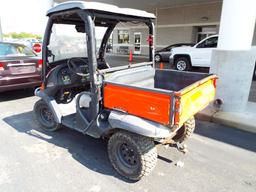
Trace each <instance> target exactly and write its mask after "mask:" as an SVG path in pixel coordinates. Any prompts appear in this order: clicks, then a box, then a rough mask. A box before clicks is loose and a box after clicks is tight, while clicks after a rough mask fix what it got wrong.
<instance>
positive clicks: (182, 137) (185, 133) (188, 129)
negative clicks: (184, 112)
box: [173, 117, 196, 143]
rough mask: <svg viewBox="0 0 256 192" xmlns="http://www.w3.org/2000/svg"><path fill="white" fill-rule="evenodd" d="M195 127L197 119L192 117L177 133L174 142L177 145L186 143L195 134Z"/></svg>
mask: <svg viewBox="0 0 256 192" xmlns="http://www.w3.org/2000/svg"><path fill="white" fill-rule="evenodd" d="M195 125H196V124H195V118H194V117H191V118H190V119H189V120H187V121H186V122H185V123H184V124H183V126H182V127H181V128H180V129H179V130H178V131H177V133H176V135H175V136H174V137H173V140H174V141H175V142H177V143H183V142H184V141H186V140H187V139H188V138H189V137H190V136H191V135H192V133H193V132H194V130H195Z"/></svg>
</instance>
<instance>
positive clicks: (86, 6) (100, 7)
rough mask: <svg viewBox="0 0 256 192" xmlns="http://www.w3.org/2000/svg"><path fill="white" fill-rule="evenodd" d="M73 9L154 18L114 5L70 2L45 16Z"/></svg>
mask: <svg viewBox="0 0 256 192" xmlns="http://www.w3.org/2000/svg"><path fill="white" fill-rule="evenodd" d="M73 9H82V10H95V11H103V12H108V13H114V14H120V15H126V16H135V17H144V18H152V19H153V18H155V15H154V14H152V13H148V12H146V11H141V10H137V9H129V8H120V7H117V6H115V5H110V4H105V3H98V2H83V1H71V2H65V3H61V4H59V5H57V6H55V7H53V8H51V9H50V10H49V11H48V12H47V16H49V15H51V14H53V13H57V12H60V11H68V10H73Z"/></svg>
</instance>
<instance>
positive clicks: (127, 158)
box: [108, 131, 157, 181]
mask: <svg viewBox="0 0 256 192" xmlns="http://www.w3.org/2000/svg"><path fill="white" fill-rule="evenodd" d="M108 156H109V160H110V162H111V164H112V165H113V167H114V168H115V170H116V171H117V172H118V173H119V174H120V175H122V176H124V177H125V178H127V179H129V180H133V181H138V180H140V179H141V178H142V177H143V176H146V175H148V174H149V173H150V172H151V171H152V170H153V169H154V167H155V166H156V162H157V149H156V147H155V144H154V141H153V139H151V138H148V137H144V136H141V135H137V134H133V133H128V132H124V131H119V132H116V133H115V134H113V135H112V136H111V138H110V139H109V141H108Z"/></svg>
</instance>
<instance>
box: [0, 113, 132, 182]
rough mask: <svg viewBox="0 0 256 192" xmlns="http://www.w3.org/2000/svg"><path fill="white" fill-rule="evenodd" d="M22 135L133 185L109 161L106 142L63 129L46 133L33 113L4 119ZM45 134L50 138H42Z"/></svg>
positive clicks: (88, 166)
mask: <svg viewBox="0 0 256 192" xmlns="http://www.w3.org/2000/svg"><path fill="white" fill-rule="evenodd" d="M3 120H4V121H5V122H6V123H7V124H9V125H10V126H12V127H13V128H14V129H16V130H17V131H18V132H20V133H26V134H28V135H30V136H32V137H36V138H38V139H41V140H44V141H46V142H49V143H52V144H54V145H56V146H59V147H62V148H65V149H67V150H68V152H69V153H70V154H71V155H72V157H73V158H74V159H75V160H77V161H78V162H80V163H81V164H82V165H84V166H86V167H87V168H89V169H91V170H93V171H96V172H99V173H101V174H105V175H111V176H114V177H116V178H118V179H121V180H123V181H125V182H128V183H133V182H132V181H129V180H127V179H125V178H123V177H121V176H120V175H119V174H118V173H117V172H116V171H115V170H114V169H113V168H112V165H111V164H110V162H109V160H108V155H107V145H106V141H104V140H102V139H94V138H92V137H90V136H86V135H83V134H81V133H79V132H76V131H72V130H70V129H68V128H63V129H61V130H59V131H57V132H46V131H44V130H42V129H41V128H40V126H39V125H38V124H37V122H36V120H35V119H34V118H33V112H32V111H31V112H27V113H22V114H18V115H13V116H10V117H6V118H4V119H3ZM38 132H39V133H43V134H45V135H47V136H49V137H47V138H45V137H43V136H41V134H38Z"/></svg>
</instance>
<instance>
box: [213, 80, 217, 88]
mask: <svg viewBox="0 0 256 192" xmlns="http://www.w3.org/2000/svg"><path fill="white" fill-rule="evenodd" d="M213 86H214V87H215V88H216V87H217V79H216V78H215V79H213Z"/></svg>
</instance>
